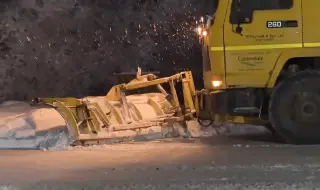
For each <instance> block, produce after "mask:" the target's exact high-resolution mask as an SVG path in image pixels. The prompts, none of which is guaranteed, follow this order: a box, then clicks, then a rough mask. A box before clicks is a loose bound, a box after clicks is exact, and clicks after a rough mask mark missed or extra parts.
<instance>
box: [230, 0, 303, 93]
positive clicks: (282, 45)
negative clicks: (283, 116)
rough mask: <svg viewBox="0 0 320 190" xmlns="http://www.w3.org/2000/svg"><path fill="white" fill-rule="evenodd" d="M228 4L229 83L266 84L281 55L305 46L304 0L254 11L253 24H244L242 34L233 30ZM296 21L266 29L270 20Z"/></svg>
mask: <svg viewBox="0 0 320 190" xmlns="http://www.w3.org/2000/svg"><path fill="white" fill-rule="evenodd" d="M230 12H231V4H230V5H229V9H228V13H227V17H226V20H225V27H224V32H225V36H224V40H225V49H226V52H225V53H226V75H227V85H228V86H230V87H265V86H266V85H267V83H268V80H269V78H270V73H272V71H273V69H274V67H275V64H276V62H277V60H278V59H279V57H280V55H281V54H283V53H284V52H287V51H292V50H294V49H299V48H302V15H301V0H294V6H293V8H291V9H288V10H257V11H254V14H253V20H252V23H250V24H243V25H241V26H242V28H243V32H242V35H240V34H237V33H235V32H234V30H235V28H236V25H232V24H231V23H230V20H229V16H230ZM278 20H279V21H280V20H297V21H298V27H296V28H272V29H270V28H267V26H266V24H267V21H278Z"/></svg>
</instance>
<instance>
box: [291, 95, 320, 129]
mask: <svg viewBox="0 0 320 190" xmlns="http://www.w3.org/2000/svg"><path fill="white" fill-rule="evenodd" d="M290 104H291V106H290V107H289V110H288V113H289V117H290V119H291V120H292V123H295V127H296V129H303V128H306V127H316V126H317V125H318V124H319V123H320V95H319V93H316V92H302V93H296V94H295V95H294V96H293V98H292V100H291V101H290Z"/></svg>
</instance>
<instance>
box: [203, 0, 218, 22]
mask: <svg viewBox="0 0 320 190" xmlns="http://www.w3.org/2000/svg"><path fill="white" fill-rule="evenodd" d="M219 1H220V0H205V3H204V8H203V10H204V13H205V15H206V27H207V28H209V27H210V26H211V25H212V24H213V22H214V17H215V14H216V11H217V8H218V5H219Z"/></svg>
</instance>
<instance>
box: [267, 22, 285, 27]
mask: <svg viewBox="0 0 320 190" xmlns="http://www.w3.org/2000/svg"><path fill="white" fill-rule="evenodd" d="M282 27H283V26H282V22H281V21H268V22H267V28H282Z"/></svg>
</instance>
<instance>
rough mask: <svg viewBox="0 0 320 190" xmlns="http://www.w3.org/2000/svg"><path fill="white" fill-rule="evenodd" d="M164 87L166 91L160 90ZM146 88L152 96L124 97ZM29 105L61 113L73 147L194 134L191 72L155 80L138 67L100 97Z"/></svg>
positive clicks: (40, 100) (195, 101) (45, 100)
mask: <svg viewBox="0 0 320 190" xmlns="http://www.w3.org/2000/svg"><path fill="white" fill-rule="evenodd" d="M177 82H179V83H181V84H182V89H183V100H184V106H183V109H182V108H181V106H180V101H179V99H178V95H177V92H176V89H175V85H176V83H177ZM165 84H167V89H169V92H167V91H166V90H165V88H164V87H163V86H162V85H165ZM148 87H155V89H156V91H157V92H153V93H142V94H140V93H139V92H138V93H131V95H126V94H127V93H129V94H130V92H132V91H134V90H141V89H142V90H143V89H146V88H148ZM153 91H154V89H153ZM34 102H35V103H36V104H39V103H42V104H47V105H50V106H52V107H53V108H55V109H56V110H57V111H58V112H59V113H60V114H61V116H62V117H63V118H64V119H65V121H66V123H67V127H68V131H69V134H70V138H71V139H70V140H71V142H72V143H73V144H75V145H76V144H80V145H84V144H91V143H92V144H105V143H106V141H107V142H119V141H120V142H121V141H129V140H139V141H141V140H149V139H159V138H167V137H177V136H185V137H196V136H199V132H197V130H195V129H194V128H192V127H194V126H195V125H188V124H190V123H192V121H194V120H193V119H194V116H195V115H196V113H197V109H198V99H197V95H196V91H195V87H194V83H193V78H192V74H191V72H181V73H178V74H176V75H173V76H170V77H165V78H159V79H158V78H157V77H156V76H155V75H153V74H147V75H141V70H140V69H138V73H137V75H136V79H134V80H132V81H130V82H129V83H127V84H120V85H116V86H114V87H112V88H111V90H110V91H109V92H108V93H107V95H106V96H99V97H85V98H82V99H76V98H38V99H35V100H34ZM187 121H189V122H187ZM188 126H189V127H188ZM197 126H198V125H197ZM191 128H192V130H191ZM188 129H189V130H188ZM197 133H198V134H197Z"/></svg>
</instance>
